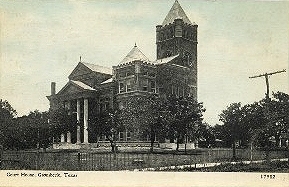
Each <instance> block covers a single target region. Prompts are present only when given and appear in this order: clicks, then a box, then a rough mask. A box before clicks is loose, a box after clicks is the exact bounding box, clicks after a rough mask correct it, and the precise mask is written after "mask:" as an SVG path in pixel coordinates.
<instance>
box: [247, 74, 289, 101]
mask: <svg viewBox="0 0 289 187" xmlns="http://www.w3.org/2000/svg"><path fill="white" fill-rule="evenodd" d="M283 72H286V69H283V70H281V71H275V72H271V73H264V74H261V75H256V76H252V77H249V78H250V79H252V78H258V77H265V80H266V88H267V92H266V100H269V76H270V75H274V74H277V73H283Z"/></svg>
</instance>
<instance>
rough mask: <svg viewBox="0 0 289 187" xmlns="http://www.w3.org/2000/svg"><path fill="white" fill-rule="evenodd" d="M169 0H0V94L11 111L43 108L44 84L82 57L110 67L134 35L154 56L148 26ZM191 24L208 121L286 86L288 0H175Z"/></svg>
mask: <svg viewBox="0 0 289 187" xmlns="http://www.w3.org/2000/svg"><path fill="white" fill-rule="evenodd" d="M174 1H175V0H168V1H164V0H122V1H119V0H90V1H88V0H77V1H76V0H57V1H56V0H49V1H48V0H43V1H34V0H27V1H23V0H14V1H8V0H4V1H0V98H1V99H4V100H8V102H9V103H10V104H11V105H12V107H13V108H14V109H16V111H17V112H18V116H22V115H26V114H28V113H29V112H30V111H34V110H36V109H37V110H40V111H47V110H48V108H49V102H48V100H47V98H46V96H48V95H50V83H51V82H56V90H57V91H59V90H60V89H61V88H62V87H63V86H64V85H65V84H66V83H67V81H68V75H69V74H70V73H71V72H72V70H73V69H74V68H75V67H76V65H77V63H78V62H79V57H80V56H81V57H82V61H84V62H88V63H94V64H98V65H102V66H107V67H111V66H114V65H117V64H119V62H120V61H121V60H122V59H123V58H124V57H125V56H126V54H127V53H128V52H129V51H130V50H131V49H132V47H133V46H134V44H135V42H136V43H137V46H138V47H139V49H140V50H141V51H142V52H143V53H144V54H145V55H146V56H147V57H148V58H149V59H150V60H152V61H153V60H155V59H156V45H155V35H156V34H155V26H156V25H159V24H161V23H162V22H163V20H164V19H165V16H166V15H167V13H168V12H169V10H170V8H171V6H172V5H173V3H174ZM179 3H180V4H181V6H182V8H183V9H184V11H185V12H186V14H187V16H188V18H189V19H190V20H191V22H196V23H197V24H198V42H199V43H198V100H199V102H203V104H204V107H205V108H206V112H205V113H204V120H205V121H206V122H208V123H209V124H210V125H215V124H217V123H218V124H221V123H220V122H219V121H218V119H219V117H218V115H219V114H220V113H221V112H222V110H224V109H226V107H227V106H228V105H230V104H231V103H233V102H241V103H242V104H243V105H244V104H248V103H252V102H254V101H258V100H260V99H262V98H264V96H265V92H266V85H265V79H264V78H256V79H249V76H253V75H259V74H263V73H266V72H274V71H278V70H283V69H286V70H287V72H286V73H280V74H276V75H274V76H270V79H269V81H270V93H272V92H277V91H281V92H285V93H289V88H288V87H289V73H288V62H289V55H288V54H289V47H288V42H289V1H248V0H247V1H237V0H234V1H224V0H223V1H219V0H195V1H193V0H179Z"/></svg>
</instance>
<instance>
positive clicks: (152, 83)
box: [151, 81, 156, 93]
mask: <svg viewBox="0 0 289 187" xmlns="http://www.w3.org/2000/svg"><path fill="white" fill-rule="evenodd" d="M151 92H153V93H156V81H151Z"/></svg>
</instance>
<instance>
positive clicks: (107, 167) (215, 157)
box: [1, 149, 288, 171]
mask: <svg viewBox="0 0 289 187" xmlns="http://www.w3.org/2000/svg"><path fill="white" fill-rule="evenodd" d="M236 153H237V160H239V161H247V160H250V159H251V152H250V150H247V149H237V152H236ZM2 157H3V162H2V164H1V165H2V166H1V169H30V170H34V169H40V170H71V171H72V170H81V171H112V170H133V169H136V168H138V169H141V168H152V167H153V168H157V167H163V166H178V165H190V164H196V163H210V162H226V161H230V160H231V158H232V150H231V149H197V150H190V151H188V152H187V153H186V154H185V153H184V152H176V151H173V150H161V149H156V150H155V151H154V153H149V150H127V151H121V152H118V153H115V154H113V153H110V152H109V150H101V151H100V150H89V151H88V150H80V151H76V150H52V151H47V152H39V151H6V152H4V154H3V156H2ZM270 157H271V158H288V152H287V151H271V153H270ZM262 159H265V152H264V151H259V150H254V151H253V152H252V160H262Z"/></svg>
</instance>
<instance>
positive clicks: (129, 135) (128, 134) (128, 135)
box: [126, 131, 131, 141]
mask: <svg viewBox="0 0 289 187" xmlns="http://www.w3.org/2000/svg"><path fill="white" fill-rule="evenodd" d="M130 140H131V134H130V132H129V131H128V132H126V141H130Z"/></svg>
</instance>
